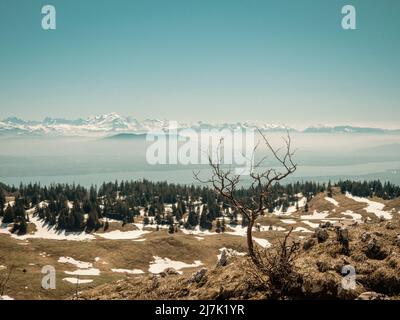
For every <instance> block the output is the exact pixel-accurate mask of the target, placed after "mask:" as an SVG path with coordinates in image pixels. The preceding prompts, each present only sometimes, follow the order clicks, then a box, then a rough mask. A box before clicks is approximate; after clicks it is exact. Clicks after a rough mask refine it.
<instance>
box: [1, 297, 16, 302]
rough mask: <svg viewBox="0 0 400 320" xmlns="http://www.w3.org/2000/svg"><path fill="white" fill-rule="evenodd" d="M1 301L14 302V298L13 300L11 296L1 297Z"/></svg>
mask: <svg viewBox="0 0 400 320" xmlns="http://www.w3.org/2000/svg"><path fill="white" fill-rule="evenodd" d="M0 300H3V301H5V300H14V299H13V298H11V297H10V296H0Z"/></svg>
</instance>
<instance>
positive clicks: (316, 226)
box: [301, 220, 319, 229]
mask: <svg viewBox="0 0 400 320" xmlns="http://www.w3.org/2000/svg"><path fill="white" fill-rule="evenodd" d="M301 222H303V223H304V224H306V225H308V226H309V227H311V228H313V229H315V228H318V227H319V223H313V222H311V221H308V220H303V221H301Z"/></svg>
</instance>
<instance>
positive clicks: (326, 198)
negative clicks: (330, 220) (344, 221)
mask: <svg viewBox="0 0 400 320" xmlns="http://www.w3.org/2000/svg"><path fill="white" fill-rule="evenodd" d="M325 200H326V201H328V202H330V203H332V204H333V205H334V206H335V207H338V206H339V202H337V201H336V200H335V199H333V198H330V197H325Z"/></svg>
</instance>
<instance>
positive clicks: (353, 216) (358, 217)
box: [342, 210, 362, 220]
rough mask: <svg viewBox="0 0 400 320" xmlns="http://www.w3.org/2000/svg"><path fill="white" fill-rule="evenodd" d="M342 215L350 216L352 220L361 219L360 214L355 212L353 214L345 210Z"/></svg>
mask: <svg viewBox="0 0 400 320" xmlns="http://www.w3.org/2000/svg"><path fill="white" fill-rule="evenodd" d="M342 214H343V215H346V216H350V217H352V218H353V219H354V220H361V219H362V215H361V214H358V213H355V212H353V211H351V210H346V211H345V212H342Z"/></svg>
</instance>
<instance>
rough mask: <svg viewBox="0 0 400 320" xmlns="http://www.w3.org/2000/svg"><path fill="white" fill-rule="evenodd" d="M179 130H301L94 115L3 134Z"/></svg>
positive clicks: (13, 124) (331, 129) (15, 124)
mask: <svg viewBox="0 0 400 320" xmlns="http://www.w3.org/2000/svg"><path fill="white" fill-rule="evenodd" d="M171 127H172V128H177V129H188V128H190V129H194V130H201V129H225V128H228V129H237V128H239V129H245V128H254V129H256V128H259V129H261V130H262V131H265V132H283V131H287V130H289V131H291V132H294V131H299V130H296V129H294V128H291V127H288V126H286V125H277V124H262V125H259V124H254V123H249V122H237V123H220V124H211V123H205V122H201V121H197V122H193V123H185V122H171V121H168V120H157V119H146V120H143V121H139V120H137V119H134V118H132V117H123V116H121V115H119V114H117V113H110V114H106V115H98V116H91V117H88V118H87V119H76V120H66V119H60V118H45V119H44V120H43V121H25V120H22V119H18V118H16V117H11V118H7V119H4V120H2V121H0V135H58V136H87V135H98V136H110V135H113V134H118V133H146V132H159V131H166V130H168V128H171ZM300 132H304V133H373V134H385V133H399V134H400V130H388V129H380V128H368V127H352V126H315V127H308V128H306V129H304V130H301V131H300Z"/></svg>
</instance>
